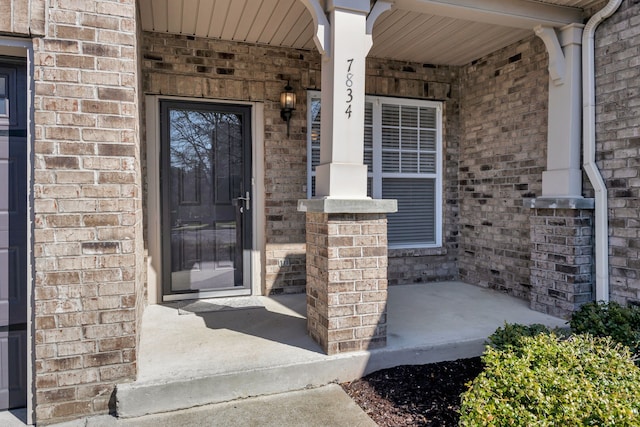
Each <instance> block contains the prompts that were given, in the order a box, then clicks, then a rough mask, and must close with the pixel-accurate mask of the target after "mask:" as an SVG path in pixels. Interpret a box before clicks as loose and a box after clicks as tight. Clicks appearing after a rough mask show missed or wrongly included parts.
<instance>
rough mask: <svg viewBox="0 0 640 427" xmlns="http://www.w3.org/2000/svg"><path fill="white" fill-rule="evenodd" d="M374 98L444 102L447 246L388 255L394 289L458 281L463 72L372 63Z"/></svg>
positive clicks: (369, 90)
mask: <svg viewBox="0 0 640 427" xmlns="http://www.w3.org/2000/svg"><path fill="white" fill-rule="evenodd" d="M366 91H367V93H369V94H375V95H386V96H395V97H408V98H414V99H415V98H418V99H429V100H437V101H443V124H444V125H443V127H444V130H443V144H444V147H443V159H444V165H443V186H444V189H443V197H444V200H443V202H442V203H443V205H442V206H443V209H442V211H443V222H444V224H443V233H442V235H443V238H442V241H443V246H442V248H437V249H389V270H388V272H389V284H390V285H397V284H407V283H417V282H429V281H437V280H449V279H453V278H456V277H457V275H458V265H457V257H458V227H459V224H458V209H459V207H458V206H459V202H458V162H459V147H460V105H459V102H460V77H459V67H449V66H436V65H430V64H421V63H413V62H402V61H389V60H381V59H375V58H369V59H367V82H366Z"/></svg>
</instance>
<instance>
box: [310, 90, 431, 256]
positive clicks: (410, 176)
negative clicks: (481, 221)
mask: <svg viewBox="0 0 640 427" xmlns="http://www.w3.org/2000/svg"><path fill="white" fill-rule="evenodd" d="M307 99H308V104H309V105H308V110H307V111H308V123H309V124H310V126H309V127H308V129H309V135H308V172H309V173H308V189H309V197H313V196H314V194H315V168H316V166H317V165H318V164H319V162H320V92H316V91H310V92H309V96H308V97H307ZM441 111H442V108H441V103H439V102H433V101H419V100H412V99H401V98H387V97H377V96H367V97H366V102H365V123H364V163H365V164H366V165H367V169H368V180H367V190H368V195H369V196H370V197H372V198H376V199H396V200H397V201H398V212H397V213H393V214H390V215H389V216H388V239H389V247H390V248H418V247H438V246H441V245H442V231H441V230H442V193H441V188H442V113H441Z"/></svg>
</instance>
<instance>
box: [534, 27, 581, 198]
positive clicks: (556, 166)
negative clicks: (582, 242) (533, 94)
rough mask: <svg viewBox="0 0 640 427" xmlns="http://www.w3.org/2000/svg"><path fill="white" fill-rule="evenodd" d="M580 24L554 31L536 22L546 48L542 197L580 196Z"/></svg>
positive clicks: (538, 32)
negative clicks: (546, 112) (546, 106)
mask: <svg viewBox="0 0 640 427" xmlns="http://www.w3.org/2000/svg"><path fill="white" fill-rule="evenodd" d="M583 27H584V25H582V24H570V25H567V26H565V27H562V28H561V29H560V30H558V32H556V30H555V29H553V28H550V27H541V26H538V27H536V28H535V32H536V34H537V35H538V36H539V37H540V38H541V39H542V40H543V41H544V43H545V45H546V47H547V51H548V52H549V124H548V126H549V129H548V136H547V138H548V139H547V170H546V171H545V172H543V173H542V197H543V198H571V199H579V198H582V170H581V169H580V147H581V140H582V133H581V130H582V85H581V76H582V74H581V63H582V48H581V45H582V29H583Z"/></svg>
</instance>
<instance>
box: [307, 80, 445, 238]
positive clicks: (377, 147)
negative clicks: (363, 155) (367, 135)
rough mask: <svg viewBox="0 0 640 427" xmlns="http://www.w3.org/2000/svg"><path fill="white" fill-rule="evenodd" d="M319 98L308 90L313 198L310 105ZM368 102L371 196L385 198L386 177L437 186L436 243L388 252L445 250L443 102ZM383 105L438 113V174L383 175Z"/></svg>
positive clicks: (384, 99) (367, 99)
mask: <svg viewBox="0 0 640 427" xmlns="http://www.w3.org/2000/svg"><path fill="white" fill-rule="evenodd" d="M317 99H320V91H316V90H309V91H307V196H308V197H309V198H312V197H313V194H312V190H313V185H312V184H313V178H314V177H315V171H313V170H312V137H311V133H312V123H313V121H312V111H311V106H312V103H313V101H314V100H317ZM365 102H366V103H371V104H372V107H373V111H372V113H373V117H372V122H373V133H372V136H373V165H372V169H373V171H372V172H369V173H368V174H367V176H368V178H370V179H372V184H371V186H372V194H371V196H372V197H373V198H374V199H381V198H382V179H383V178H424V179H432V180H434V187H435V195H434V197H435V203H434V204H435V214H434V217H435V229H434V232H435V242H432V243H424V244H393V243H389V249H414V248H415V249H419V248H440V247H442V229H443V221H442V205H443V203H442V197H443V196H442V180H443V164H442V162H443V144H442V102H438V101H427V100H418V99H409V98H395V97H386V96H373V95H367V96H366V97H365ZM382 104H394V105H401V106H408V107H423V108H434V109H435V111H436V160H435V162H436V171H435V173H390V172H382Z"/></svg>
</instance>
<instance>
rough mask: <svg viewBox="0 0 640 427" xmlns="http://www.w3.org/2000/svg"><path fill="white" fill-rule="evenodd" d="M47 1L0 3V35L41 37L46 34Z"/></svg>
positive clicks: (30, 0)
mask: <svg viewBox="0 0 640 427" xmlns="http://www.w3.org/2000/svg"><path fill="white" fill-rule="evenodd" d="M45 5H46V0H8V1H6V0H5V1H3V2H0V16H1V17H2V19H0V35H1V34H7V35H16V34H19V35H23V36H36V35H38V36H41V35H43V34H44V33H45V14H46V7H45Z"/></svg>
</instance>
